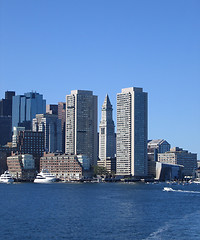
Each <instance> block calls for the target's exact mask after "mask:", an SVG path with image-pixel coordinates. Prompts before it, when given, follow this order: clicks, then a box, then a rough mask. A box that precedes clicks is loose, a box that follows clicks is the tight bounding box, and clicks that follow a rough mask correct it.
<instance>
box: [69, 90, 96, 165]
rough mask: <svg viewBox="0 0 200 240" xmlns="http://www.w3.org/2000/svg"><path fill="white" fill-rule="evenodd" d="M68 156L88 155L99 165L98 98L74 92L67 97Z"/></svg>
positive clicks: (89, 92)
mask: <svg viewBox="0 0 200 240" xmlns="http://www.w3.org/2000/svg"><path fill="white" fill-rule="evenodd" d="M65 152H66V154H76V155H79V154H80V155H86V156H87V157H88V158H89V159H90V165H96V164H97V96H94V95H93V92H92V91H83V90H74V91H71V94H70V95H67V96H66V141H65Z"/></svg>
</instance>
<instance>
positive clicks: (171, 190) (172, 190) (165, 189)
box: [163, 187, 175, 192]
mask: <svg viewBox="0 0 200 240" xmlns="http://www.w3.org/2000/svg"><path fill="white" fill-rule="evenodd" d="M163 191H165V192H174V191H175V190H174V189H173V188H170V187H164V188H163Z"/></svg>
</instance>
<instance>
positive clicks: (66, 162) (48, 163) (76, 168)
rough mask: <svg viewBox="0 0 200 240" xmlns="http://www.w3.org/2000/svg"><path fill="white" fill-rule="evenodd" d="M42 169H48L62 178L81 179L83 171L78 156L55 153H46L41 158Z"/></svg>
mask: <svg viewBox="0 0 200 240" xmlns="http://www.w3.org/2000/svg"><path fill="white" fill-rule="evenodd" d="M40 169H48V171H49V172H50V173H52V174H53V175H55V176H56V177H57V178H60V179H61V180H80V179H81V178H82V171H83V170H82V166H81V164H80V162H79V161H78V158H77V156H75V155H67V154H62V155H61V154H55V153H48V154H44V156H43V157H41V158H40Z"/></svg>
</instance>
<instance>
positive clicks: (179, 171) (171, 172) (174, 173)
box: [151, 161, 184, 181]
mask: <svg viewBox="0 0 200 240" xmlns="http://www.w3.org/2000/svg"><path fill="white" fill-rule="evenodd" d="M151 164H155V167H154V169H155V170H156V171H155V176H154V177H155V180H158V181H174V180H182V179H183V170H184V166H183V165H178V164H169V163H161V162H155V161H151Z"/></svg>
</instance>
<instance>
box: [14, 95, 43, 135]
mask: <svg viewBox="0 0 200 240" xmlns="http://www.w3.org/2000/svg"><path fill="white" fill-rule="evenodd" d="M45 112H46V100H43V95H41V94H39V93H36V92H29V93H25V94H24V95H17V96H14V97H13V104H12V128H13V127H25V128H26V130H31V127H32V120H33V118H35V116H36V114H42V113H45Z"/></svg>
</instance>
